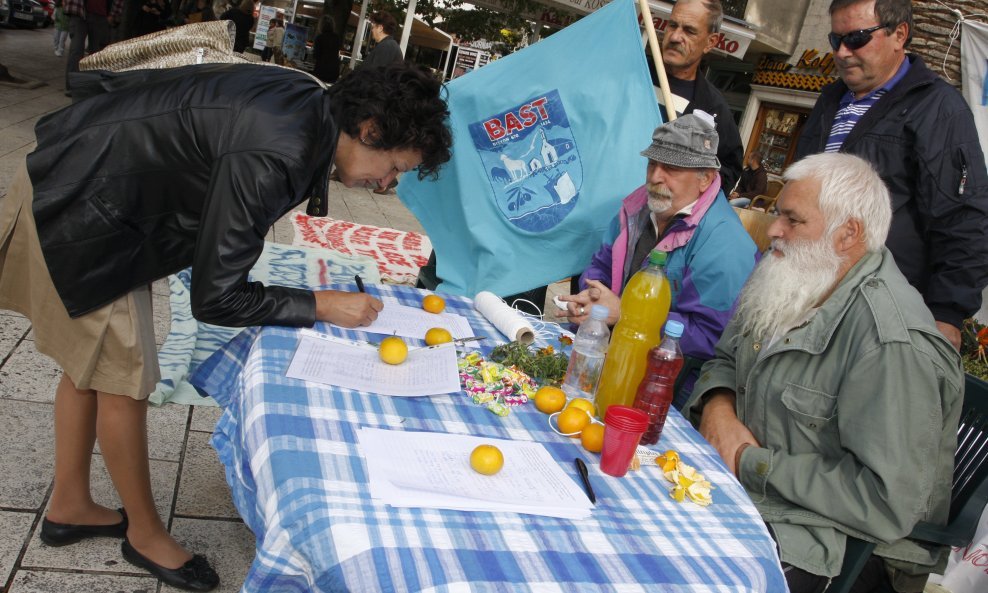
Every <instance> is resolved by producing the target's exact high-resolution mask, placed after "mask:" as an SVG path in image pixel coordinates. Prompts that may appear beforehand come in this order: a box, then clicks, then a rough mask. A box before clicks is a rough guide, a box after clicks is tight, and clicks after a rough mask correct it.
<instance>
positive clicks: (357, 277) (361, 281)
mask: <svg viewBox="0 0 988 593" xmlns="http://www.w3.org/2000/svg"><path fill="white" fill-rule="evenodd" d="M353 279H354V280H356V281H357V290H359V291H360V292H367V291H366V290H364V279H363V278H361V277H360V274H356V275H354V277H353Z"/></svg>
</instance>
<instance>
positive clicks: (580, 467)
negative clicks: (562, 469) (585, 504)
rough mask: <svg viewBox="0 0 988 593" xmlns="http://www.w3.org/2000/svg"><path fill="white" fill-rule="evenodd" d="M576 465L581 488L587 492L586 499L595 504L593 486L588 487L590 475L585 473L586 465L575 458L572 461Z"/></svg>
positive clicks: (595, 497) (595, 498)
mask: <svg viewBox="0 0 988 593" xmlns="http://www.w3.org/2000/svg"><path fill="white" fill-rule="evenodd" d="M573 461H574V462H575V463H576V471H577V472H579V474H580V481H581V482H583V487H584V488H585V489H586V491H587V498H589V499H590V502H591V503H593V504H597V496H596V495H594V493H593V486H591V485H590V475H589V473H588V472H587V464H586V463H584V462H583V460H582V459H580V458H579V457H577V458H576V459H574V460H573Z"/></svg>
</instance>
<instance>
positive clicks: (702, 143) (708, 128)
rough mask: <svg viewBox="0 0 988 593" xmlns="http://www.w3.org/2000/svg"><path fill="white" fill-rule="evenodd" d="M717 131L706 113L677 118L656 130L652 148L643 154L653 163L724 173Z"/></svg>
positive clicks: (697, 112)
mask: <svg viewBox="0 0 988 593" xmlns="http://www.w3.org/2000/svg"><path fill="white" fill-rule="evenodd" d="M717 142H718V137H717V128H715V127H714V124H713V117H711V116H710V114H709V113H705V112H703V111H695V112H693V113H690V114H687V115H684V116H682V117H679V118H676V120H675V121H671V122H669V123H666V124H662V125H661V126H659V127H657V128H655V132H653V133H652V144H651V145H649V147H648V148H646V149H645V150H643V151H642V152H641V154H642V156H643V157H645V158H647V159H649V160H652V161H658V162H660V163H664V164H666V165H673V166H674V167H685V168H687V169H720V160H719V159H718V158H717Z"/></svg>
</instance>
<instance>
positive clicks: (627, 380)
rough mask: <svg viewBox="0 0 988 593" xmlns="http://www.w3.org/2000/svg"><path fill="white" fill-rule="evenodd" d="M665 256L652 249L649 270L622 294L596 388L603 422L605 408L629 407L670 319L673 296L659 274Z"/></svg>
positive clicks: (639, 276) (649, 256)
mask: <svg viewBox="0 0 988 593" xmlns="http://www.w3.org/2000/svg"><path fill="white" fill-rule="evenodd" d="M665 263H666V254H665V253H664V252H662V251H659V250H658V249H653V250H652V252H651V253H649V254H648V267H647V268H645V269H644V270H640V271H639V272H637V273H635V275H634V276H632V277H631V280H629V281H628V285H627V286H625V287H624V290H623V291H621V318H620V319H619V320H618V322H617V324H615V325H614V331H612V332H611V344H610V346H609V347H608V349H607V357H606V358H605V359H604V370H602V371H601V372H600V385H599V386H598V387H597V413H598V414H600V417H601V418H603V417H604V414H605V413H607V408H608V406H610V405H612V404H619V405H622V406H631V405H632V404H633V403H634V401H635V388H637V387H638V384H639V383H641V381H642V377H644V376H645V364H646V361H647V358H648V351H649V350H651V349H652V348H654V347H655V346H658V345H659V343H660V342H661V341H662V326H663V324H665V322H666V317H667V316H668V315H669V305H670V303H671V302H672V292H671V291H670V290H669V281H668V280H666V277H665V274H664V273H663V271H662V268H663V266H665Z"/></svg>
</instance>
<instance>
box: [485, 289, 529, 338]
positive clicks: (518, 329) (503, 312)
mask: <svg viewBox="0 0 988 593" xmlns="http://www.w3.org/2000/svg"><path fill="white" fill-rule="evenodd" d="M473 306H474V308H475V309H477V311H478V312H480V314H481V315H483V316H484V317H486V318H487V321H490V322H491V323H492V324H493V325H494V327H496V328H497V329H498V331H500V332H501V333H502V334H504V335H505V336H507V337H508V339H509V340H516V341H518V342H521V343H523V344H531V343H532V342H534V341H535V329H534V328H533V327H532V325H531V324H530V323H529V322H528V320H527V319H525V316H524V315H522V314H521V313H519V312H518V311H516V310H514V309H512V308H511V307H509V306H508V304H507V303H505V302H504V301H503V300H501V298H500V297H499V296H497V295H496V294H494V293H493V292H488V291H486V290H485V291H483V292H478V293H477V296H475V297H474V298H473Z"/></svg>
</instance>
